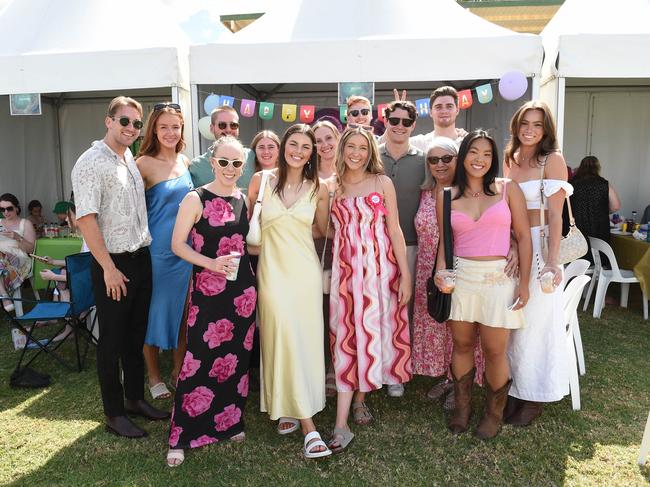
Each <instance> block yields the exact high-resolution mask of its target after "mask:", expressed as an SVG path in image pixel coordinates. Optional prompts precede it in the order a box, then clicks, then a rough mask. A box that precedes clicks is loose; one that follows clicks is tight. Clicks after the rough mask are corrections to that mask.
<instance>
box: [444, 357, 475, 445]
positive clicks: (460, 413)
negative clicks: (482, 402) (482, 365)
mask: <svg viewBox="0 0 650 487" xmlns="http://www.w3.org/2000/svg"><path fill="white" fill-rule="evenodd" d="M475 372H476V369H472V370H470V371H469V372H467V374H465V375H464V376H462V377H461V378H460V379H456V377H455V376H454V374H453V372H452V378H453V380H454V396H455V399H456V406H455V407H454V411H453V412H452V413H451V416H450V417H449V421H448V422H447V425H448V427H449V430H450V431H451V432H452V433H453V434H455V435H459V434H461V433H462V432H463V431H466V430H467V425H468V423H469V417H470V416H471V415H472V387H473V386H474V373H475Z"/></svg>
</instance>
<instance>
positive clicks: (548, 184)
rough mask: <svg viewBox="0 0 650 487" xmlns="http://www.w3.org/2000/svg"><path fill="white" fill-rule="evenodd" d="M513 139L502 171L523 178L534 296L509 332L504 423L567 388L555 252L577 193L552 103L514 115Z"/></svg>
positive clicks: (530, 105) (532, 412)
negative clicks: (544, 242)
mask: <svg viewBox="0 0 650 487" xmlns="http://www.w3.org/2000/svg"><path fill="white" fill-rule="evenodd" d="M510 135H511V139H510V142H509V143H508V147H507V148H506V154H505V163H504V173H505V175H506V177H509V178H510V179H512V180H513V181H515V182H517V183H519V185H520V187H521V189H522V191H523V192H524V195H525V197H526V206H527V208H528V218H529V220H530V232H531V238H532V243H533V261H532V269H531V273H530V276H531V277H530V299H529V301H528V304H527V305H526V307H525V308H524V316H525V320H526V326H525V328H523V329H520V330H516V331H514V332H513V333H512V335H511V341H510V350H509V353H508V356H509V359H510V370H511V374H512V387H511V388H510V398H509V401H508V406H507V408H506V412H505V414H504V419H505V422H506V423H509V424H513V425H516V426H526V425H528V424H530V423H531V422H532V421H533V420H535V419H536V418H537V417H538V416H539V415H540V414H541V413H542V407H543V403H547V402H554V401H559V400H561V399H562V398H563V397H564V396H566V395H567V394H568V393H569V379H568V359H567V357H568V354H567V350H566V331H565V327H564V316H563V303H562V289H561V287H559V285H560V283H561V281H562V272H563V270H562V266H560V265H558V264H557V257H558V252H559V247H560V239H561V238H562V208H563V206H564V200H565V198H566V197H567V196H570V195H571V194H572V193H573V187H572V186H571V185H570V184H569V183H567V166H566V163H565V161H564V158H563V157H562V155H561V154H560V152H559V149H558V144H557V138H556V133H555V123H554V121H553V118H552V116H551V112H550V110H549V108H548V106H547V105H546V104H545V103H543V102H539V101H530V102H527V103H525V104H524V105H523V106H522V107H521V108H520V109H519V110H517V112H516V113H515V114H514V116H513V117H512V121H511V123H510ZM540 179H541V180H542V185H543V188H544V190H543V191H544V201H543V206H544V208H545V209H546V216H545V223H546V226H545V228H546V235H547V236H548V249H549V251H548V258H547V259H546V261H545V260H544V258H543V257H542V252H541V240H540V229H541V227H540V206H541V205H542V201H541V200H542V198H541V191H540ZM547 272H551V273H552V274H553V278H554V279H553V284H554V286H555V290H554V291H553V292H551V293H548V294H547V293H544V292H542V289H541V286H540V281H539V277H540V276H541V275H543V274H545V273H547Z"/></svg>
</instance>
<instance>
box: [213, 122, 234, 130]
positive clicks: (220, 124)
mask: <svg viewBox="0 0 650 487" xmlns="http://www.w3.org/2000/svg"><path fill="white" fill-rule="evenodd" d="M227 126H228V122H218V123H217V127H219V128H220V129H221V130H226V127H227ZM238 128H239V122H230V130H237V129H238Z"/></svg>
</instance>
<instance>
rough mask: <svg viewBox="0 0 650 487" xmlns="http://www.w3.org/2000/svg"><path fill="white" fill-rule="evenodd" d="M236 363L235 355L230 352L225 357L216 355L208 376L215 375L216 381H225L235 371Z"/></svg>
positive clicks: (237, 361)
mask: <svg viewBox="0 0 650 487" xmlns="http://www.w3.org/2000/svg"><path fill="white" fill-rule="evenodd" d="M238 363H239V360H237V356H236V355H234V354H232V353H229V354H228V355H226V356H225V357H218V358H216V359H215V360H214V363H213V364H212V369H210V372H208V376H209V377H216V378H217V382H226V381H227V380H228V378H229V377H230V376H232V375H233V374H234V373H235V369H236V368H237V364H238Z"/></svg>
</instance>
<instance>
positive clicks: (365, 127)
mask: <svg viewBox="0 0 650 487" xmlns="http://www.w3.org/2000/svg"><path fill="white" fill-rule="evenodd" d="M348 128H349V129H361V130H365V131H366V132H370V133H372V132H373V130H374V128H373V127H372V126H371V125H359V124H358V123H349V124H348Z"/></svg>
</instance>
